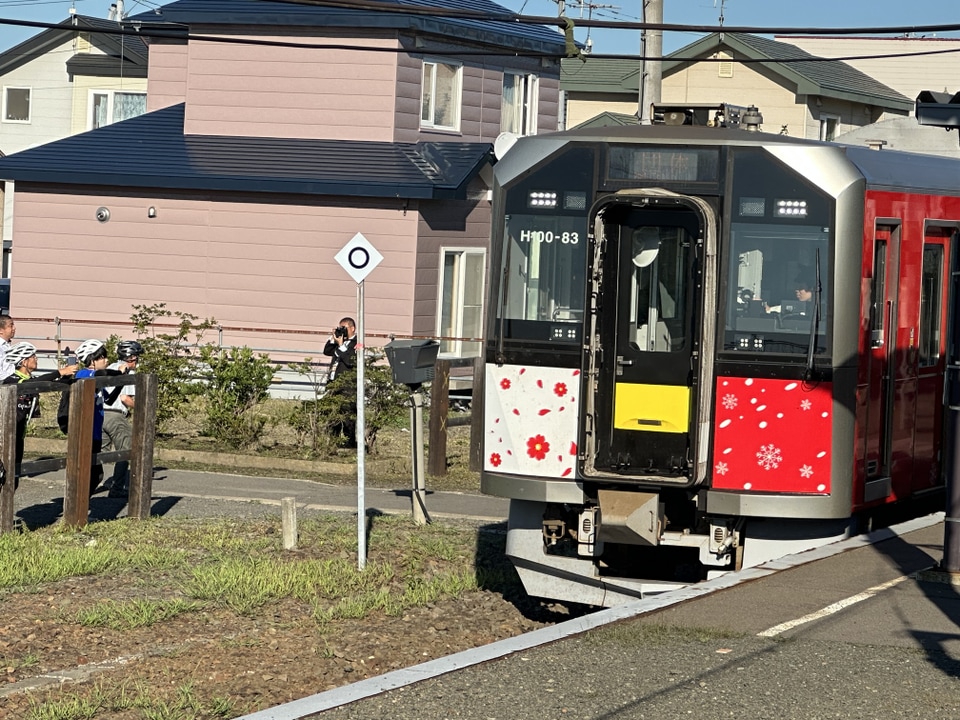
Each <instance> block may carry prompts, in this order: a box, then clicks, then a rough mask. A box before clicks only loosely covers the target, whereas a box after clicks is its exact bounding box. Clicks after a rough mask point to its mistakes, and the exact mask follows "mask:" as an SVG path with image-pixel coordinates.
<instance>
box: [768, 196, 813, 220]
mask: <svg viewBox="0 0 960 720" xmlns="http://www.w3.org/2000/svg"><path fill="white" fill-rule="evenodd" d="M775 213H776V216H777V217H795V218H802V217H806V216H807V201H806V200H777V203H776V211H775Z"/></svg>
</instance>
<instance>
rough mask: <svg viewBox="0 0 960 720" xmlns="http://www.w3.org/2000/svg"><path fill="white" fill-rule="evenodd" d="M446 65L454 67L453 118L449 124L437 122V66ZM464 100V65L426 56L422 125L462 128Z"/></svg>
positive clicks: (422, 96)
mask: <svg viewBox="0 0 960 720" xmlns="http://www.w3.org/2000/svg"><path fill="white" fill-rule="evenodd" d="M441 65H445V66H447V67H449V68H453V69H454V74H453V81H452V85H453V87H451V88H450V95H451V103H452V105H453V118H452V120H451V123H450V124H449V125H445V124H443V123H438V122H437V104H436V99H437V75H438V73H437V68H438V66H441ZM462 100H463V65H461V64H460V63H454V62H449V61H447V60H430V59H427V58H424V60H423V72H422V74H421V83H420V127H421V128H424V129H428V130H452V131H459V130H460V109H461V104H462Z"/></svg>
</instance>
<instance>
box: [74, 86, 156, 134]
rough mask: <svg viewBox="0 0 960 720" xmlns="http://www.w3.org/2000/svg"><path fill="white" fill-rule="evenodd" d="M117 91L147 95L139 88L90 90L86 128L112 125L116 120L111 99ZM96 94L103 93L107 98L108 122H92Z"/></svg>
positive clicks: (92, 128)
mask: <svg viewBox="0 0 960 720" xmlns="http://www.w3.org/2000/svg"><path fill="white" fill-rule="evenodd" d="M117 93H120V94H122V95H143V97H144V98H146V97H147V93H146V92H145V91H141V90H90V92H89V93H88V95H87V98H88V101H87V130H95V129H96V128H97V127H106V126H107V125H113V123H114V122H116V120H114V119H113V101H114V97H115V96H116V95H117ZM97 95H104V96H105V97H106V98H107V118H108V122H107V123H105V124H104V125H100V126H97V125H94V123H93V114H94V113H93V108H94V99H95V98H96V97H97ZM128 119H129V118H128Z"/></svg>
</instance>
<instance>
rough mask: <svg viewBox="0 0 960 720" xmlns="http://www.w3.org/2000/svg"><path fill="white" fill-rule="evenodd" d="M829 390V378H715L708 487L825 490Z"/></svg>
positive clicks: (830, 419) (827, 483) (827, 482)
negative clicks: (803, 380) (811, 381)
mask: <svg viewBox="0 0 960 720" xmlns="http://www.w3.org/2000/svg"><path fill="white" fill-rule="evenodd" d="M832 390H833V388H832V385H831V384H830V383H820V384H818V385H814V386H808V385H804V384H803V383H800V382H796V381H790V380H768V379H759V378H718V379H717V386H716V393H715V397H716V401H715V405H714V439H713V458H714V461H713V477H712V485H713V487H714V488H716V489H722V490H740V491H749V492H765V493H766V492H784V493H810V494H829V493H830V462H831V454H830V453H831V446H830V438H831V432H832V424H833V397H832Z"/></svg>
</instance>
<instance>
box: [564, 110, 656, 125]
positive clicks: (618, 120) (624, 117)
mask: <svg viewBox="0 0 960 720" xmlns="http://www.w3.org/2000/svg"><path fill="white" fill-rule="evenodd" d="M639 124H640V123H639V120H638V118H637V116H636V114H634V115H628V114H627V113H618V112H610V111H609V110H607V111H605V112H602V113H600V114H599V115H594V116H593V117H592V118H590V119H589V120H585V121H584V122H582V123H580V124H579V125H577V126H575V127H573V128H571V130H578V129H579V128H598V127H623V126H625V125H639Z"/></svg>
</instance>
